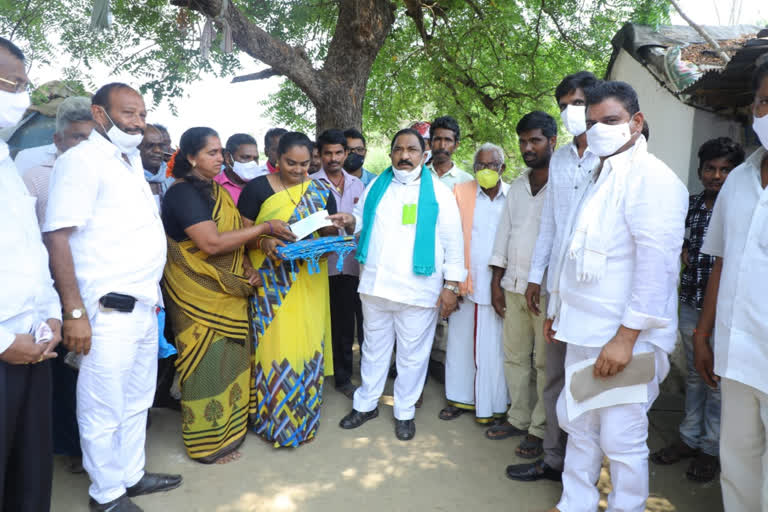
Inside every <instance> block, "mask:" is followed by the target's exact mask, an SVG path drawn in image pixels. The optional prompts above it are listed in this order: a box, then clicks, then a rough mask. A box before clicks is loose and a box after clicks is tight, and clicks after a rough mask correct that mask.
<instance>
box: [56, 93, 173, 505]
mask: <svg viewBox="0 0 768 512" xmlns="http://www.w3.org/2000/svg"><path fill="white" fill-rule="evenodd" d="M91 111H92V114H93V119H94V121H95V128H94V130H93V132H92V133H91V135H90V137H89V138H88V139H87V140H85V141H83V142H81V143H80V144H78V145H77V146H75V147H74V148H72V149H70V150H69V151H67V152H66V153H64V154H63V155H61V156H60V157H59V158H58V159H57V160H56V163H55V165H54V168H53V174H52V176H51V185H50V196H49V199H48V209H47V212H46V218H45V223H44V225H43V231H45V232H46V235H45V237H46V244H47V246H48V249H49V252H50V255H51V269H52V270H53V277H54V280H55V283H56V289H57V291H58V292H59V297H60V299H61V304H62V316H63V320H64V322H63V324H64V325H63V329H62V331H63V337H64V344H65V346H66V347H67V348H68V349H69V350H70V351H72V352H75V353H76V354H84V357H83V358H82V362H81V365H80V374H79V377H78V382H77V420H78V425H79V427H80V445H81V447H82V450H83V467H84V468H85V470H86V471H87V472H88V475H89V477H90V478H91V486H90V488H89V490H88V492H89V495H90V502H89V507H90V510H92V511H105V510H109V511H111V512H119V511H136V510H139V509H138V507H137V506H136V505H135V504H134V503H133V502H132V501H131V500H130V498H131V497H134V496H139V495H142V494H149V493H153V492H159V491H166V490H169V489H173V488H175V487H178V486H179V485H181V476H179V475H163V474H153V473H146V472H145V471H144V441H145V437H146V428H145V427H146V422H147V410H148V409H149V407H150V406H151V405H152V399H153V396H154V393H155V383H156V375H157V354H158V334H157V329H158V325H157V317H156V307H157V306H158V305H160V304H162V297H161V296H160V291H159V290H160V287H159V284H158V283H159V281H160V278H161V277H162V273H163V267H164V266H165V258H166V238H165V230H164V229H163V224H162V222H161V220H160V212H159V211H158V209H157V205H156V203H155V199H154V197H153V196H152V192H151V190H150V188H149V185H148V184H147V182H146V180H145V179H144V172H143V168H142V165H141V157H140V154H139V150H138V145H139V143H140V142H141V140H142V136H143V132H144V130H145V127H146V123H145V118H146V109H145V107H144V100H143V99H142V97H141V95H139V93H138V92H136V91H135V90H134V89H132V88H131V87H129V86H127V85H125V84H121V83H112V84H108V85H105V86H104V87H102V88H101V89H99V90H98V91H97V92H96V94H95V95H94V96H93V98H92V99H91Z"/></svg>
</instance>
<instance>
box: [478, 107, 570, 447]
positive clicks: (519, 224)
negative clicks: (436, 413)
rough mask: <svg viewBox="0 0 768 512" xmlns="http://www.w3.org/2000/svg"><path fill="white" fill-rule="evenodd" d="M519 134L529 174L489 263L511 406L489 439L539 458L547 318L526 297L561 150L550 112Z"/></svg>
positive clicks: (519, 182)
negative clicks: (516, 440)
mask: <svg viewBox="0 0 768 512" xmlns="http://www.w3.org/2000/svg"><path fill="white" fill-rule="evenodd" d="M516 130H517V138H518V141H519V147H520V153H521V154H522V157H523V160H524V161H525V163H526V164H527V165H528V166H529V169H528V170H527V171H526V172H525V173H523V174H522V175H521V176H520V177H519V178H517V179H516V180H515V181H514V183H512V187H511V188H510V193H509V198H508V199H507V206H506V208H505V210H504V217H503V218H502V221H501V224H499V230H498V232H497V233H496V239H495V243H494V247H493V255H492V257H491V258H490V265H491V266H492V268H493V280H492V282H491V296H492V297H493V307H494V309H495V310H496V313H497V314H498V315H499V318H503V319H504V359H503V361H504V374H505V377H506V383H507V390H508V391H509V398H510V406H509V411H508V412H507V414H506V421H505V422H504V423H501V424H500V425H494V426H492V427H491V428H489V429H488V430H487V431H486V433H485V435H486V437H488V438H489V439H494V440H498V439H506V438H507V437H510V436H520V435H524V436H525V437H524V438H523V440H522V442H521V443H520V445H519V446H518V447H517V450H516V451H515V453H516V455H517V456H518V457H522V458H525V459H535V458H537V457H538V456H540V455H541V453H542V443H543V439H544V434H545V431H546V414H545V409H544V401H543V398H542V395H543V391H544V383H545V382H546V376H545V374H544V364H545V360H546V359H545V358H546V356H545V345H546V343H545V342H544V331H543V330H542V327H543V322H544V319H543V318H541V317H540V316H537V315H535V314H534V313H533V312H531V311H530V310H529V309H528V306H527V304H526V301H525V295H524V293H525V289H526V286H527V284H528V270H529V267H530V261H531V256H532V254H533V248H534V246H535V245H536V237H537V235H538V233H539V219H540V218H541V210H542V208H543V206H544V201H545V195H546V191H547V189H548V188H549V186H548V184H547V181H548V179H549V162H550V160H551V158H552V152H553V151H554V149H555V146H556V145H557V123H556V122H555V120H554V118H552V116H550V115H549V114H547V113H546V112H541V111H534V112H531V113H529V114H526V115H525V116H523V117H522V118H521V119H520V122H518V123H517V127H516ZM531 360H533V363H534V364H533V366H534V367H535V370H536V401H535V402H534V403H533V404H531V393H530V391H529V385H530V382H531ZM532 405H533V407H532Z"/></svg>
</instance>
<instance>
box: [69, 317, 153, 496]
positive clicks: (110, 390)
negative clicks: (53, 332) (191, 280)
mask: <svg viewBox="0 0 768 512" xmlns="http://www.w3.org/2000/svg"><path fill="white" fill-rule="evenodd" d="M91 331H92V337H91V351H90V353H89V354H88V355H87V356H85V357H84V358H83V361H82V364H81V367H80V375H79V377H78V379H77V423H78V425H79V427H80V446H81V447H82V450H83V467H84V468H85V470H86V471H87V472H88V476H90V478H91V486H90V488H89V489H88V493H89V494H90V495H91V497H92V498H93V499H94V500H96V501H97V502H99V503H106V502H108V501H112V500H114V499H116V498H118V497H119V496H121V495H122V494H123V493H125V489H126V487H130V486H132V485H135V484H136V483H137V482H138V481H139V480H141V478H142V477H143V476H144V441H145V438H146V428H147V410H148V409H149V408H150V407H151V406H152V399H153V397H154V394H155V384H156V381H157V344H158V341H157V316H156V314H155V308H154V307H150V306H147V305H145V304H140V303H136V307H135V308H134V310H133V312H131V313H119V312H104V311H97V312H96V314H95V315H94V316H93V318H92V319H91Z"/></svg>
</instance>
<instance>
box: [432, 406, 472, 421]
mask: <svg viewBox="0 0 768 512" xmlns="http://www.w3.org/2000/svg"><path fill="white" fill-rule="evenodd" d="M465 412H467V411H465V410H464V409H459V408H458V407H456V406H455V405H449V406H447V407H444V408H443V410H442V411H440V414H438V415H437V417H438V418H440V419H441V420H445V421H450V420H455V419H456V418H458V417H459V416H461V415H462V414H464V413H465Z"/></svg>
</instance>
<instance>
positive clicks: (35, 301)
mask: <svg viewBox="0 0 768 512" xmlns="http://www.w3.org/2000/svg"><path fill="white" fill-rule="evenodd" d="M28 85H29V79H28V78H27V73H26V71H25V68H24V54H23V53H22V52H21V50H19V48H18V47H17V46H16V45H14V44H13V43H11V42H10V41H8V40H7V39H5V38H2V37H0V129H2V128H9V127H12V126H15V125H16V123H18V122H19V121H20V120H21V118H22V115H23V114H24V111H25V110H26V109H27V107H28V106H29V93H28V91H27V87H28ZM0 212H2V217H3V236H2V237H0V255H2V256H0V283H2V285H1V286H0V383H2V384H1V385H0V510H8V511H11V510H13V511H21V512H39V511H44V510H48V509H49V507H50V503H51V483H52V480H53V434H52V432H51V367H50V363H49V362H48V360H49V359H52V358H54V357H56V353H55V352H54V349H55V347H56V344H58V342H59V341H60V340H61V323H60V319H61V308H60V306H59V298H58V296H57V295H56V291H55V290H54V289H53V281H52V280H51V274H50V272H49V271H48V253H47V252H46V250H45V246H44V245H43V241H42V239H41V238H40V228H38V226H37V216H36V215H35V198H34V197H32V196H30V195H29V193H28V192H27V189H26V188H25V187H24V183H22V181H21V178H20V177H19V174H18V171H17V169H16V166H15V165H14V164H13V161H12V160H11V157H10V151H9V148H8V145H7V144H6V143H5V142H3V141H1V140H0Z"/></svg>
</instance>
